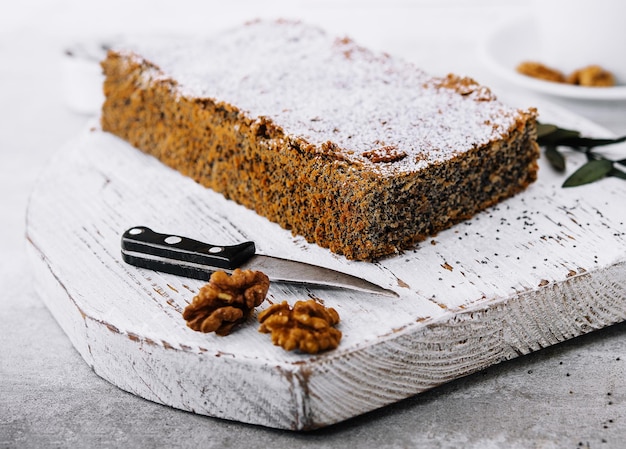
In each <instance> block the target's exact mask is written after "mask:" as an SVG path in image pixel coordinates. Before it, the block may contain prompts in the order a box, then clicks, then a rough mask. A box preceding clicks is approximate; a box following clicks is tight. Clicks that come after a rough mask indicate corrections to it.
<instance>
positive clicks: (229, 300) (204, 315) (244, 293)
mask: <svg viewBox="0 0 626 449" xmlns="http://www.w3.org/2000/svg"><path fill="white" fill-rule="evenodd" d="M269 286H270V280H269V278H268V277H267V276H266V275H265V274H264V273H262V272H260V271H252V270H240V269H236V270H235V271H233V273H232V275H230V276H229V275H228V273H226V272H224V271H216V272H214V273H213V274H212V275H211V278H210V279H209V283H208V284H206V285H204V286H203V287H202V288H201V289H200V291H199V292H198V294H197V295H196V296H195V297H194V298H193V301H192V302H191V304H189V305H188V306H187V307H186V308H185V310H184V311H183V318H184V319H185V321H187V326H189V327H190V328H192V329H193V330H196V331H201V332H215V333H216V334H217V335H222V336H223V335H228V334H229V333H230V331H231V330H232V328H233V327H234V326H236V325H237V324H239V323H241V322H243V321H245V320H246V319H247V318H248V317H249V316H250V313H251V312H252V309H254V307H256V306H258V305H260V304H261V303H262V302H263V301H264V300H265V296H266V295H267V291H268V290H269Z"/></svg>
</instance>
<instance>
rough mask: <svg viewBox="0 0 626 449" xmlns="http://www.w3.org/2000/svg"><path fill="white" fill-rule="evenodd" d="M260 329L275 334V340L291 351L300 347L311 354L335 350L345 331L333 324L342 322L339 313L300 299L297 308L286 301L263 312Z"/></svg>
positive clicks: (277, 343) (274, 341) (273, 341)
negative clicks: (342, 331)
mask: <svg viewBox="0 0 626 449" xmlns="http://www.w3.org/2000/svg"><path fill="white" fill-rule="evenodd" d="M259 323H261V326H260V327H259V332H263V333H271V336H272V343H274V344H275V345H277V346H282V347H283V349H285V350H287V351H292V350H294V349H298V350H300V351H302V352H306V353H309V354H317V353H318V352H321V351H326V350H329V349H335V348H336V347H337V346H338V345H339V341H340V340H341V331H339V330H337V329H335V328H334V327H333V326H334V325H335V324H337V323H339V314H338V313H337V311H336V310H335V309H333V308H326V307H324V306H323V305H322V304H320V303H318V302H316V301H315V300H313V299H310V300H308V301H297V302H296V303H295V305H294V306H293V309H292V308H291V307H290V306H289V304H287V302H286V301H283V302H282V303H281V304H274V305H272V306H270V307H268V308H267V309H265V310H264V311H262V312H261V313H259Z"/></svg>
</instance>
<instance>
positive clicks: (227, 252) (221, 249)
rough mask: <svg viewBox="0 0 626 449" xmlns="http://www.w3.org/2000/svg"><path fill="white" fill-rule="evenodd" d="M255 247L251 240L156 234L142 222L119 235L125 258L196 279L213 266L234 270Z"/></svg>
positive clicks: (142, 264) (249, 255)
mask: <svg viewBox="0 0 626 449" xmlns="http://www.w3.org/2000/svg"><path fill="white" fill-rule="evenodd" d="M255 251H256V248H255V246H254V242H244V243H240V244H237V245H231V246H220V245H212V244H209V243H204V242H200V241H198V240H193V239H190V238H187V237H182V236H179V235H174V234H159V233H157V232H154V231H153V230H152V229H150V228H147V227H145V226H135V227H132V228H130V229H128V230H127V231H126V232H124V234H123V235H122V258H123V259H124V261H125V262H127V263H130V264H132V265H136V266H140V267H143V268H149V269H152V270H156V271H164V272H168V273H174V274H178V275H181V276H186V277H192V278H196V279H208V276H209V275H210V273H211V272H212V271H215V269H225V270H234V269H235V268H238V267H240V266H241V265H242V264H243V263H244V262H246V261H247V260H249V259H250V258H251V257H252V256H254V254H255ZM142 255H147V256H146V257H142ZM150 256H154V257H150ZM207 273H208V274H207Z"/></svg>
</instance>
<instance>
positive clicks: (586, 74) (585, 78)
mask: <svg viewBox="0 0 626 449" xmlns="http://www.w3.org/2000/svg"><path fill="white" fill-rule="evenodd" d="M567 82H568V83H570V84H577V85H579V86H587V87H611V86H615V77H614V76H613V74H612V73H611V72H609V71H608V70H605V69H603V68H602V67H600V66H598V65H589V66H587V67H583V68H582V69H578V70H575V71H574V72H573V73H572V74H571V75H569V76H568V77H567Z"/></svg>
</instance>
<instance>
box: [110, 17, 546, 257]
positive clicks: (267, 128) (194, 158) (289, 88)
mask: <svg viewBox="0 0 626 449" xmlns="http://www.w3.org/2000/svg"><path fill="white" fill-rule="evenodd" d="M102 66H103V68H104V73H105V75H106V79H105V83H104V93H105V97H106V100H105V102H104V105H103V109H102V117H101V124H102V128H103V129H104V130H105V131H109V132H111V133H113V134H116V135H117V136H119V137H121V138H123V139H125V140H127V141H128V142H130V143H131V144H132V145H133V146H135V147H137V148H139V149H140V150H142V151H144V152H146V153H149V154H151V155H153V156H155V157H157V158H158V159H160V160H161V161H162V162H163V163H165V164H167V165H169V166H170V167H173V168H175V169H176V170H179V171H180V172H181V173H183V174H185V175H187V176H189V177H191V178H193V179H194V180H196V181H197V182H199V183H200V184H202V185H204V186H206V187H208V188H211V189H213V190H215V191H217V192H220V193H222V194H223V195H224V196H225V197H227V198H229V199H232V200H234V201H236V202H237V203H240V204H243V205H245V206H246V207H248V208H251V209H253V210H255V211H256V212H257V213H259V214H261V215H263V216H265V217H267V218H268V219H270V220H272V221H274V222H276V223H278V224H279V225H281V226H283V227H284V228H287V229H290V230H291V231H292V232H293V233H294V234H298V235H302V236H304V237H305V238H306V239H307V241H309V242H315V243H317V244H318V245H321V246H323V247H327V248H329V249H330V250H331V251H333V252H335V253H338V254H343V255H345V256H346V257H347V258H350V259H358V260H373V259H377V258H380V257H383V256H387V255H390V254H394V253H397V252H399V251H401V250H403V249H407V248H410V247H412V246H413V245H415V243H416V242H418V241H420V240H423V239H425V238H426V237H428V236H429V235H432V234H435V233H437V232H439V231H441V230H443V229H445V228H448V227H450V226H451V225H453V224H454V223H457V222H459V221H461V220H464V219H467V218H469V217H471V216H472V215H474V214H476V213H477V212H478V211H480V210H482V209H485V208H487V207H489V206H491V205H493V204H496V203H497V202H499V201H501V200H503V199H505V198H507V197H510V196H511V195H513V194H515V193H517V192H520V191H522V190H523V189H525V188H526V187H527V186H528V185H529V183H531V182H532V181H534V180H535V179H536V176H537V158H538V155H539V152H538V146H537V144H536V142H535V135H536V112H535V111H534V110H518V109H514V108H510V107H507V106H506V105H504V104H502V103H501V102H499V101H498V100H497V99H496V98H495V96H494V95H493V94H492V93H491V92H490V90H489V89H487V88H486V87H483V86H481V85H479V84H477V83H476V82H474V81H473V80H471V79H468V78H461V77H457V76H453V75H449V76H447V77H443V78H436V77H432V76H429V75H428V74H426V73H425V72H423V71H422V70H420V69H418V68H416V67H415V66H414V65H412V64H410V63H408V62H405V61H403V60H400V59H397V58H393V57H390V56H389V55H387V54H379V53H376V52H372V51H370V50H367V49H365V48H362V47H360V46H359V45H357V44H356V43H355V42H353V41H352V40H350V39H347V38H334V37H332V36H329V35H327V34H326V33H325V32H324V31H322V30H321V29H319V28H316V27H313V26H308V25H305V24H302V23H299V22H290V21H256V22H251V23H247V24H245V25H243V26H241V27H239V28H236V29H232V30H230V31H227V32H223V33H221V34H218V35H216V36H214V37H213V38H212V39H208V40H203V41H195V42H189V41H187V42H170V43H167V44H165V45H156V44H153V45H150V44H146V45H139V44H137V45H133V46H128V47H118V48H115V49H112V50H110V51H109V52H108V55H107V58H106V59H105V60H104V61H103V62H102Z"/></svg>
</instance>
